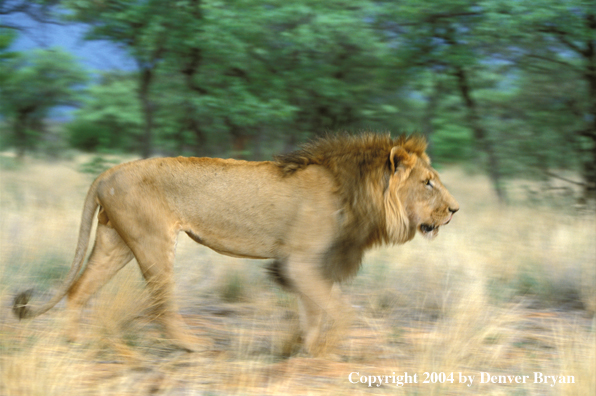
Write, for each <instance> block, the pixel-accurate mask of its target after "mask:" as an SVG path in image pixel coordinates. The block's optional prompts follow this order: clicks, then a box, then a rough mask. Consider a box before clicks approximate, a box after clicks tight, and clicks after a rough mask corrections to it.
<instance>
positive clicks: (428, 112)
mask: <svg viewBox="0 0 596 396" xmlns="http://www.w3.org/2000/svg"><path fill="white" fill-rule="evenodd" d="M433 78H434V82H433V87H432V92H431V93H430V95H429V96H428V98H427V101H426V108H425V109H424V116H423V118H422V134H423V135H424V136H425V137H426V141H427V142H428V148H427V149H426V153H427V154H428V156H429V157H431V158H432V157H433V145H432V135H433V133H434V128H433V119H434V118H435V114H436V112H437V107H438V105H439V98H440V96H441V93H442V91H443V84H442V83H441V80H440V79H439V78H438V77H436V76H433Z"/></svg>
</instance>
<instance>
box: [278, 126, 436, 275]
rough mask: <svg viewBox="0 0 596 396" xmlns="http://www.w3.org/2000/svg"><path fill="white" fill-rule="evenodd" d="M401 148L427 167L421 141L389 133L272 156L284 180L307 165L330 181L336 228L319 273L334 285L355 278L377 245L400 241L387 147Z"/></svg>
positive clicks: (403, 226)
mask: <svg viewBox="0 0 596 396" xmlns="http://www.w3.org/2000/svg"><path fill="white" fill-rule="evenodd" d="M394 147H402V148H403V149H404V150H405V151H406V152H407V153H410V154H415V155H416V156H417V157H419V158H421V159H422V160H424V161H426V162H427V163H430V160H429V158H428V156H427V155H426V154H425V150H426V140H425V139H424V137H421V136H417V135H415V136H410V137H406V136H405V135H402V136H399V137H398V138H396V139H393V138H391V136H390V135H389V134H386V135H379V134H374V133H366V134H361V135H348V134H341V135H331V136H327V137H322V138H319V139H316V140H314V141H313V142H311V143H307V144H305V145H304V146H302V147H301V148H300V149H298V150H296V151H294V152H291V153H289V154H285V155H280V156H277V157H275V163H276V165H277V166H278V167H279V168H280V170H281V171H282V173H283V175H284V177H291V176H292V175H293V174H295V173H296V172H299V171H300V170H301V169H304V168H306V167H307V166H310V165H318V166H322V167H324V168H326V169H327V170H328V171H329V172H330V173H331V175H332V176H333V179H334V180H335V191H336V193H337V195H338V197H339V198H340V200H341V203H342V209H341V218H342V221H341V226H340V229H339V230H338V231H337V237H336V238H335V242H334V243H333V245H332V246H331V248H330V249H329V250H328V251H327V253H326V255H325V257H324V259H323V273H324V275H325V276H326V277H327V278H328V279H331V280H333V281H342V280H345V279H347V278H350V277H352V276H354V275H355V274H356V273H357V272H358V269H359V268H360V264H361V262H362V255H363V253H364V251H365V250H366V249H368V248H370V247H372V246H374V245H378V244H382V243H402V242H405V241H406V240H405V234H406V233H407V227H408V219H407V216H406V215H405V210H404V208H403V207H402V205H401V202H399V199H398V197H397V191H398V189H399V185H395V184H396V183H399V181H396V180H393V178H392V170H391V163H390V153H391V150H392V148H394Z"/></svg>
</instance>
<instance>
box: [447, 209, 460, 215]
mask: <svg viewBox="0 0 596 396" xmlns="http://www.w3.org/2000/svg"><path fill="white" fill-rule="evenodd" d="M458 210H459V208H449V211H450V212H451V214H453V213H455V212H457V211H458Z"/></svg>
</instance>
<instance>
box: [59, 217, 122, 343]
mask: <svg viewBox="0 0 596 396" xmlns="http://www.w3.org/2000/svg"><path fill="white" fill-rule="evenodd" d="M132 258H133V254H132V251H131V250H130V249H129V247H128V246H127V245H126V243H124V241H123V240H122V238H120V235H118V233H117V232H116V230H114V229H113V228H110V227H108V226H107V225H104V224H101V223H100V224H98V226H97V235H96V237H95V245H94V247H93V251H92V252H91V256H90V257H89V260H88V262H87V266H86V267H85V269H84V270H83V272H82V273H81V275H80V276H79V278H78V279H77V281H76V282H75V283H74V284H73V285H72V287H71V288H70V290H69V291H68V301H67V311H68V323H67V326H68V327H67V337H68V338H69V339H70V340H71V341H74V340H76V338H77V333H78V323H79V321H80V316H81V311H82V309H83V307H84V306H85V304H86V303H87V301H89V299H90V298H91V296H93V294H95V293H96V292H97V291H98V290H99V289H100V288H101V287H102V286H103V285H105V284H106V283H107V282H108V281H109V280H110V279H111V278H112V277H113V276H114V275H115V274H116V273H117V272H118V271H119V270H120V269H122V268H123V267H124V266H125V265H126V264H127V263H128V262H130V260H132Z"/></svg>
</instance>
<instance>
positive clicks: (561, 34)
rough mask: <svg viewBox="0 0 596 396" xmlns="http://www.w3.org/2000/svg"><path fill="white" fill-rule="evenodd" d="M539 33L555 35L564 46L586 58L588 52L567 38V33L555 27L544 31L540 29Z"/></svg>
mask: <svg viewBox="0 0 596 396" xmlns="http://www.w3.org/2000/svg"><path fill="white" fill-rule="evenodd" d="M538 31H539V32H541V33H553V34H554V35H555V37H556V38H557V40H559V41H560V42H561V43H562V44H564V45H566V46H567V47H569V48H571V49H572V50H573V51H575V52H577V53H578V54H580V55H582V56H584V57H585V56H586V51H585V50H584V49H583V48H581V47H580V46H578V45H577V44H575V43H574V42H573V41H571V40H569V39H568V38H567V36H568V35H569V33H567V32H565V31H563V30H560V29H557V28H555V27H548V28H542V29H538Z"/></svg>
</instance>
